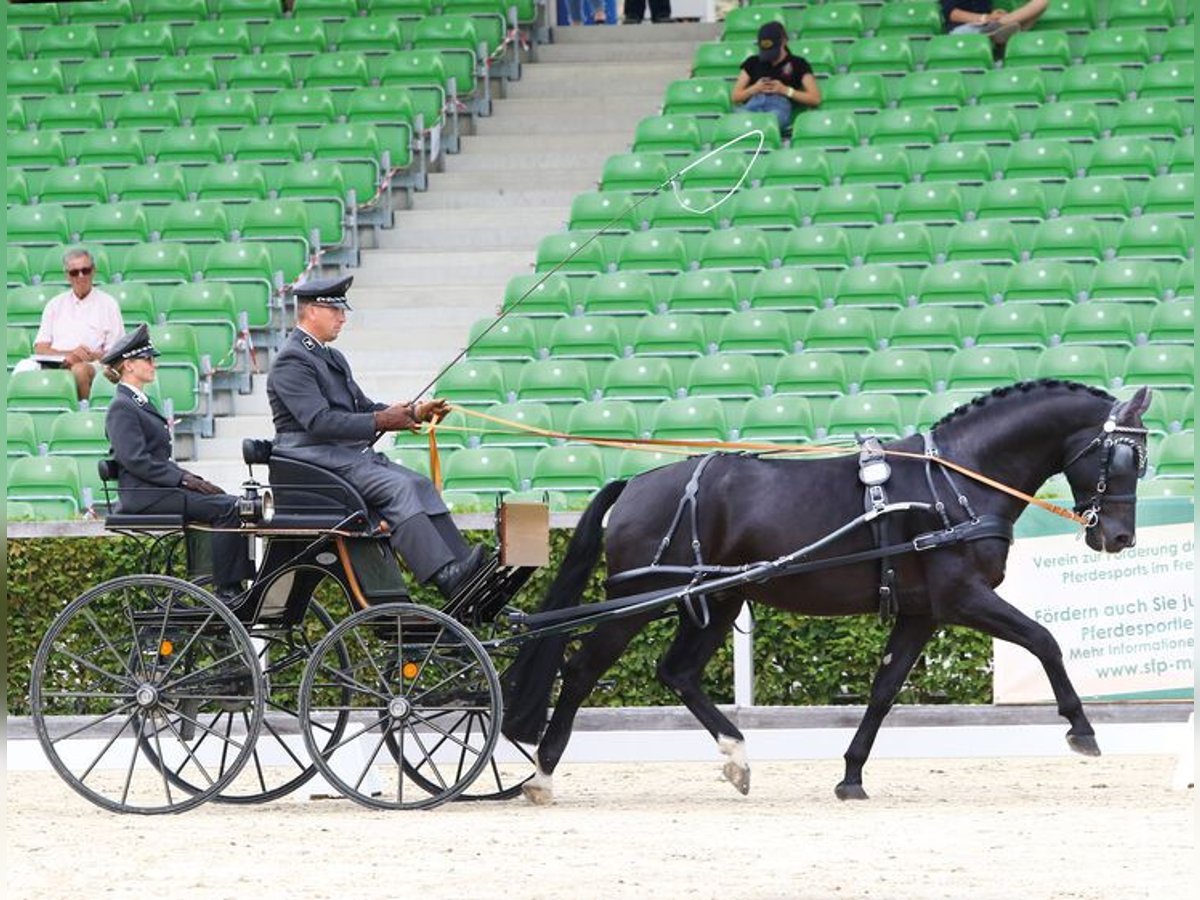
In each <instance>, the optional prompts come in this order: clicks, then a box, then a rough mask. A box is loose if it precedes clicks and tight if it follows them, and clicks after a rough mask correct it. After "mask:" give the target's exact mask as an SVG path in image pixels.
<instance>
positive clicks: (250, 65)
mask: <svg viewBox="0 0 1200 900" xmlns="http://www.w3.org/2000/svg"><path fill="white" fill-rule="evenodd" d="M226 80H227V81H228V82H229V87H231V88H233V89H235V90H243V89H247V90H256V91H273V90H281V89H283V88H290V87H291V86H292V85H293V84H294V83H295V81H296V75H295V73H294V71H293V70H292V61H291V59H290V58H288V57H287V56H286V55H284V54H282V53H260V54H258V55H256V56H244V57H241V58H239V59H236V60H234V61H233V63H232V64H231V65H230V67H229V70H228V72H227V74H226Z"/></svg>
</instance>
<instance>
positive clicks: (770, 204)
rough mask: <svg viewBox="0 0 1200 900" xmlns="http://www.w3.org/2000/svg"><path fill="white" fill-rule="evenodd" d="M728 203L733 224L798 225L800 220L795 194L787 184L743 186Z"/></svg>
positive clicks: (765, 226)
mask: <svg viewBox="0 0 1200 900" xmlns="http://www.w3.org/2000/svg"><path fill="white" fill-rule="evenodd" d="M729 206H730V210H729V217H730V220H731V221H732V223H733V224H734V226H753V227H756V228H796V227H798V226H799V225H800V221H801V215H800V204H799V203H798V202H797V199H796V194H795V192H794V191H793V190H791V189H790V188H786V187H761V188H748V189H747V188H743V189H742V190H740V191H738V192H737V193H736V194H734V196H733V199H732V201H730V204H729Z"/></svg>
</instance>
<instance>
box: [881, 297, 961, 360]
mask: <svg viewBox="0 0 1200 900" xmlns="http://www.w3.org/2000/svg"><path fill="white" fill-rule="evenodd" d="M962 340H963V326H962V320H961V318H960V317H959V314H958V310H957V309H955V308H954V307H953V306H933V305H921V306H909V307H906V308H904V309H902V310H900V311H899V312H898V313H896V316H895V318H893V319H892V323H891V328H890V329H889V333H888V346H889V347H911V348H914V349H917V350H957V349H958V348H959V347H961V346H962Z"/></svg>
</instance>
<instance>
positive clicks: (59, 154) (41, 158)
mask: <svg viewBox="0 0 1200 900" xmlns="http://www.w3.org/2000/svg"><path fill="white" fill-rule="evenodd" d="M5 153H6V158H7V161H8V165H9V166H20V167H22V168H26V169H46V168H52V167H54V166H62V165H66V159H67V152H66V149H65V148H64V146H63V140H62V136H61V135H60V134H59V133H58V132H56V131H47V132H43V131H18V132H10V133H9V134H8V135H7V136H6V138H5Z"/></svg>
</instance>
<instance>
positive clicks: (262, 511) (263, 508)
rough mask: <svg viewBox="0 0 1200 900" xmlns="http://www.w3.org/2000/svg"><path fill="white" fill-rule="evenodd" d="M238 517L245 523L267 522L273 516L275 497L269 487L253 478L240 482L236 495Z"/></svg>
mask: <svg viewBox="0 0 1200 900" xmlns="http://www.w3.org/2000/svg"><path fill="white" fill-rule="evenodd" d="M238 517H239V518H240V519H241V520H242V521H243V522H245V523H247V524H253V523H257V522H263V523H267V522H270V521H271V520H272V519H273V518H275V498H274V497H273V496H272V494H271V489H270V488H269V487H265V486H264V485H262V484H259V483H258V482H257V481H255V480H254V479H251V480H250V481H246V482H243V483H242V496H240V497H238Z"/></svg>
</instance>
